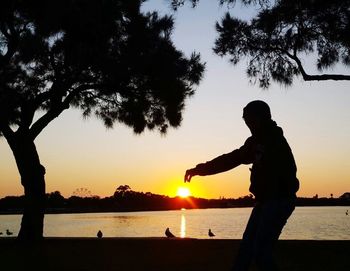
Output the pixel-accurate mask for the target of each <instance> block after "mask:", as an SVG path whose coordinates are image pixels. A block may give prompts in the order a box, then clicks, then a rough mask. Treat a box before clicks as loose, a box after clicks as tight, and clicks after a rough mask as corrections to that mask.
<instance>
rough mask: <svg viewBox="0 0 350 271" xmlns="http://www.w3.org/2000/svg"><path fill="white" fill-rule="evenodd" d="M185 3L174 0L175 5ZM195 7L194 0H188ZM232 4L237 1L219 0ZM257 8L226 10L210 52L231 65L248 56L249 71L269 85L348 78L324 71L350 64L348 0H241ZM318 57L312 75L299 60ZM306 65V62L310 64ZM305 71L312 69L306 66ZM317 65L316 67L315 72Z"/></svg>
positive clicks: (252, 75) (251, 77) (349, 77)
mask: <svg viewBox="0 0 350 271" xmlns="http://www.w3.org/2000/svg"><path fill="white" fill-rule="evenodd" d="M184 2H185V1H173V5H175V7H178V6H179V5H182V4H183V3H184ZM190 2H192V3H193V4H194V5H196V4H197V2H198V1H193V0H192V1H190ZM219 2H220V4H224V3H226V4H234V3H235V2H236V1H235V0H219ZM241 2H242V3H243V4H247V5H249V4H254V5H258V6H260V10H259V12H258V14H257V15H256V16H255V17H254V18H252V19H251V20H250V21H244V20H241V19H238V18H236V17H234V16H232V15H231V14H230V13H227V14H226V15H225V16H224V17H223V18H222V19H221V21H220V22H218V23H217V24H216V30H217V33H218V38H217V39H216V42H215V46H214V52H215V53H216V54H217V55H219V56H228V57H229V59H230V61H231V62H232V63H233V64H237V63H238V62H239V61H241V60H242V59H247V60H248V64H247V75H248V77H249V78H250V79H251V80H252V81H254V82H255V80H258V82H259V86H260V87H262V88H268V87H269V85H270V83H271V80H272V81H276V82H278V83H280V84H283V85H291V84H292V83H293V79H294V77H295V76H299V75H301V76H302V77H303V79H304V80H306V81H311V80H350V75H346V74H327V73H324V72H326V70H327V69H329V68H332V67H334V66H335V65H336V64H338V63H340V64H343V65H344V66H349V65H350V35H349V34H350V1H349V0H345V1H342V0H332V1H331V0H296V1H289V0H276V1H268V0H266V1H265V0H261V1H259V0H242V1H241ZM305 57H306V58H307V59H313V58H316V61H315V62H316V63H315V67H316V69H317V70H318V73H316V74H309V72H307V71H306V70H307V68H306V67H305V62H306V61H303V58H305ZM308 64H309V63H308ZM307 66H308V69H309V68H310V67H309V66H311V65H307ZM316 69H315V70H316Z"/></svg>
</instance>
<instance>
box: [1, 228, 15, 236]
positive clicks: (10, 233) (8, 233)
mask: <svg viewBox="0 0 350 271" xmlns="http://www.w3.org/2000/svg"><path fill="white" fill-rule="evenodd" d="M12 234H13V232H12V231H10V230H9V229H7V230H6V235H7V236H11V235H12ZM0 235H3V232H2V231H0Z"/></svg>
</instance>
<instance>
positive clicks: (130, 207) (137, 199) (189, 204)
mask: <svg viewBox="0 0 350 271" xmlns="http://www.w3.org/2000/svg"><path fill="white" fill-rule="evenodd" d="M24 203H25V201H24V196H7V197H4V198H2V199H0V212H1V213H3V214H6V213H8V214H12V213H22V211H23V208H24ZM253 204H254V198H253V196H252V195H247V196H243V197H239V198H237V199H234V198H220V199H204V198H196V197H187V198H181V197H169V196H164V195H158V194H153V193H151V192H137V191H133V190H132V189H131V188H130V186H128V185H120V186H119V187H118V188H117V189H116V191H115V192H114V194H113V195H112V196H110V197H105V198H100V197H98V196H88V197H80V196H76V195H73V196H71V197H69V198H65V197H63V196H62V195H61V193H60V192H59V191H55V192H51V193H47V194H46V206H45V207H46V213H84V212H131V211H163V210H179V209H182V208H185V209H204V208H235V207H251V206H253ZM297 205H298V206H350V193H348V192H347V193H344V194H343V195H342V196H340V197H339V198H333V195H331V197H329V198H327V197H320V198H319V197H318V195H317V196H314V197H312V198H304V197H300V198H298V199H297Z"/></svg>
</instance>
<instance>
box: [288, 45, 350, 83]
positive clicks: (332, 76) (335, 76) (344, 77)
mask: <svg viewBox="0 0 350 271" xmlns="http://www.w3.org/2000/svg"><path fill="white" fill-rule="evenodd" d="M284 53H285V54H286V55H287V56H288V57H289V58H291V59H292V60H294V61H295V63H296V64H297V66H298V68H299V71H300V73H301V75H302V76H303V79H304V80H305V81H325V80H335V81H339V80H350V75H344V74H319V75H318V74H316V75H310V74H307V73H306V71H305V69H304V67H303V64H302V63H301V61H300V59H299V58H298V57H297V55H296V52H295V51H294V54H291V53H289V52H288V51H284Z"/></svg>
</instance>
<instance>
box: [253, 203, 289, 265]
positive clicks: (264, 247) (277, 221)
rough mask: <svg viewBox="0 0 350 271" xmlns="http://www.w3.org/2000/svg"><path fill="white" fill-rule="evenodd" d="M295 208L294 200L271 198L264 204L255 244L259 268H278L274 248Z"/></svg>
mask: <svg viewBox="0 0 350 271" xmlns="http://www.w3.org/2000/svg"><path fill="white" fill-rule="evenodd" d="M294 208H295V202H294V200H271V201H268V202H266V203H264V204H262V207H261V215H260V220H259V225H258V228H257V232H256V246H255V249H256V250H255V259H256V264H257V266H258V267H259V270H262V271H275V270H278V268H277V266H276V264H275V262H274V259H273V248H274V246H275V244H276V243H277V240H278V238H279V236H280V234H281V232H282V229H283V227H284V225H285V224H286V223H287V220H288V218H289V217H290V215H291V214H292V212H293V211H294Z"/></svg>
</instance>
